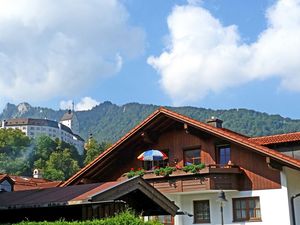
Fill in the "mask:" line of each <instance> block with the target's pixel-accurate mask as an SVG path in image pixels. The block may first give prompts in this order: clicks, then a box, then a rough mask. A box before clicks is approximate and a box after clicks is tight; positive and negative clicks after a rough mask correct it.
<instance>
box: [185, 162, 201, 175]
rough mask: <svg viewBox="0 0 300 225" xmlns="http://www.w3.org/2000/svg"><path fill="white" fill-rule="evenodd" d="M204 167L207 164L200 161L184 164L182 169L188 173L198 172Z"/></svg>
mask: <svg viewBox="0 0 300 225" xmlns="http://www.w3.org/2000/svg"><path fill="white" fill-rule="evenodd" d="M204 168H205V164H203V163H200V164H191V165H187V166H184V167H183V168H182V170H183V171H184V172H186V173H187V172H190V173H198V172H199V171H200V170H202V169H204Z"/></svg>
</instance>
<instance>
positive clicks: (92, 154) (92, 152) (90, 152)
mask: <svg viewBox="0 0 300 225" xmlns="http://www.w3.org/2000/svg"><path fill="white" fill-rule="evenodd" d="M109 146H110V144H109V143H107V142H101V143H100V144H99V143H98V142H97V141H96V140H95V139H93V138H90V139H89V141H88V143H87V145H86V156H85V159H84V165H87V164H89V163H90V162H91V161H93V160H94V159H95V158H96V157H97V156H99V155H100V154H101V153H102V152H104V151H105V150H106V149H107V148H108V147H109Z"/></svg>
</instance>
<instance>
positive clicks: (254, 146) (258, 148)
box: [62, 107, 300, 186]
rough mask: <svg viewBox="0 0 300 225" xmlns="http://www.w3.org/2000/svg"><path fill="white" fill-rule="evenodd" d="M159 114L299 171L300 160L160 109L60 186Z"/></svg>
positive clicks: (71, 181)
mask: <svg viewBox="0 0 300 225" xmlns="http://www.w3.org/2000/svg"><path fill="white" fill-rule="evenodd" d="M161 114H163V115H165V116H167V117H169V118H171V119H174V120H176V121H179V122H183V123H186V124H188V125H189V126H193V127H194V128H196V129H198V130H201V131H204V132H206V133H209V134H212V135H214V136H217V137H220V138H223V139H227V140H228V141H231V142H233V143H236V144H239V145H242V146H244V147H246V148H248V149H250V150H252V151H255V152H257V153H259V154H262V155H265V156H269V157H272V158H274V159H276V160H278V161H279V162H281V163H283V164H285V165H289V166H291V167H293V168H297V169H300V160H297V159H294V158H292V157H289V156H287V155H284V154H282V153H280V152H277V151H275V150H273V149H269V148H267V147H264V146H262V145H260V144H258V143H257V142H255V141H252V140H251V139H249V138H248V137H246V136H244V135H241V134H238V133H236V132H233V131H230V130H228V129H224V128H216V127H213V126H211V125H208V124H206V123H203V122H200V121H197V120H195V119H192V118H190V117H187V116H184V115H182V114H179V113H176V112H174V111H171V110H168V109H166V108H164V107H161V108H159V109H158V110H156V111H154V112H153V113H152V114H151V115H150V116H148V117H147V118H146V119H145V120H144V121H142V122H141V123H140V124H139V125H137V126H136V127H135V128H133V129H132V130H131V131H129V132H128V133H127V134H126V135H124V136H123V137H122V138H121V139H119V140H118V141H117V142H116V143H115V144H113V145H112V146H111V147H110V148H108V149H107V150H106V151H104V152H103V153H102V154H100V155H99V156H98V157H97V158H96V159H95V160H93V161H92V162H91V163H89V164H88V165H87V166H85V167H84V168H82V169H81V170H80V171H79V172H77V173H76V174H75V175H74V176H72V177H71V178H70V179H69V180H67V181H66V182H65V183H64V184H63V185H62V186H67V185H70V184H72V183H73V182H74V181H76V180H78V179H80V177H82V176H84V174H85V173H87V172H88V171H89V170H90V169H92V168H93V167H94V166H95V165H96V164H97V163H98V162H99V161H101V160H102V159H103V158H105V157H106V156H107V155H109V154H110V153H111V152H112V151H114V150H115V149H116V148H117V147H119V146H120V145H121V144H122V143H124V142H125V141H126V140H128V139H130V138H131V137H133V136H134V135H136V134H137V133H138V131H139V130H142V128H143V127H144V126H146V125H147V124H149V123H151V121H153V120H154V119H155V118H156V117H158V116H159V115H161Z"/></svg>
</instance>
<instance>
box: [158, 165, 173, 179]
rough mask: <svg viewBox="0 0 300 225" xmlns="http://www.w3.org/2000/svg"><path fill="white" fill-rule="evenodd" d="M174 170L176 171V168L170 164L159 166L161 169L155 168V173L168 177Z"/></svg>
mask: <svg viewBox="0 0 300 225" xmlns="http://www.w3.org/2000/svg"><path fill="white" fill-rule="evenodd" d="M174 171H176V168H174V167H170V166H166V167H164V168H163V167H162V168H159V169H155V170H154V174H155V175H156V176H164V177H167V176H169V175H171V174H172V173H173V172H174Z"/></svg>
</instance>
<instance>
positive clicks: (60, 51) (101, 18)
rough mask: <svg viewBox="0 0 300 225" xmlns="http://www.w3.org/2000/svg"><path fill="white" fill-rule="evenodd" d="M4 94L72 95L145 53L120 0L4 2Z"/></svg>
mask: <svg viewBox="0 0 300 225" xmlns="http://www.w3.org/2000/svg"><path fill="white" fill-rule="evenodd" d="M0 5H1V7H0V90H1V95H2V96H5V97H8V98H9V99H11V100H14V101H24V100H26V101H28V100H31V101H38V100H46V99H51V98H55V97H61V96H72V95H73V94H74V93H78V91H79V90H81V89H84V88H87V87H88V86H89V85H93V84H95V83H97V82H98V81H101V79H103V78H105V77H109V76H111V75H113V74H116V73H117V72H119V71H120V69H121V68H122V63H123V59H124V58H125V59H126V58H131V57H136V56H138V55H139V54H141V53H142V52H143V49H144V39H145V34H144V32H143V30H141V29H140V28H138V27H133V26H131V25H130V24H129V22H128V19H129V15H128V12H127V11H126V9H125V8H124V6H123V5H122V4H121V3H120V2H119V1H118V0H110V1H106V0H90V1H85V0H61V1H52V0H0Z"/></svg>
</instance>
